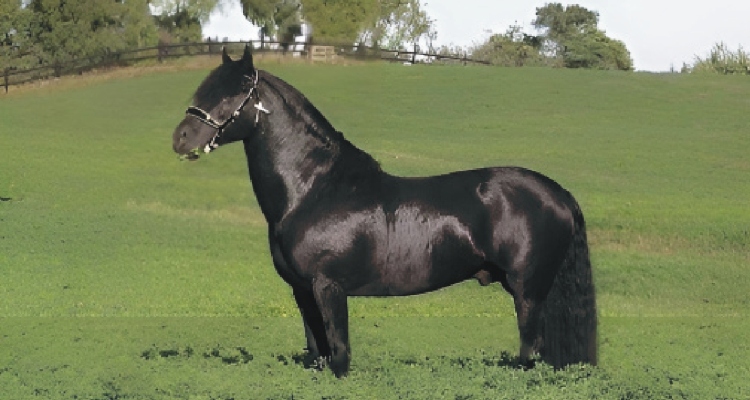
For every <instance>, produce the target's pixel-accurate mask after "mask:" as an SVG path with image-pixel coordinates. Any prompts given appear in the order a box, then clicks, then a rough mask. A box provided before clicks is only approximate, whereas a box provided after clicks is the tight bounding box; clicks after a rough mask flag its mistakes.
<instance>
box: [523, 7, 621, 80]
mask: <svg viewBox="0 0 750 400" xmlns="http://www.w3.org/2000/svg"><path fill="white" fill-rule="evenodd" d="M532 24H533V25H534V26H535V27H536V28H537V29H538V30H540V31H542V35H541V37H542V38H543V41H544V51H545V53H546V54H547V55H548V56H550V57H556V58H558V59H561V60H562V63H563V65H564V66H566V67H568V68H597V69H621V70H631V69H632V68H633V62H632V60H631V58H630V52H629V51H628V50H627V48H626V47H625V44H624V43H623V42H621V41H619V40H614V39H611V38H609V37H608V36H607V35H606V33H605V32H604V31H602V30H600V29H599V28H598V24H599V13H598V12H596V11H590V10H588V9H586V8H585V7H581V6H579V5H570V6H567V7H563V5H562V4H560V3H548V4H546V5H545V6H544V7H538V8H537V9H536V19H535V20H534V21H533V22H532Z"/></svg>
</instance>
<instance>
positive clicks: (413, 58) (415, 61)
mask: <svg viewBox="0 0 750 400" xmlns="http://www.w3.org/2000/svg"><path fill="white" fill-rule="evenodd" d="M417 51H419V46H417V44H416V43H414V54H412V55H411V63H412V64H416V63H417Z"/></svg>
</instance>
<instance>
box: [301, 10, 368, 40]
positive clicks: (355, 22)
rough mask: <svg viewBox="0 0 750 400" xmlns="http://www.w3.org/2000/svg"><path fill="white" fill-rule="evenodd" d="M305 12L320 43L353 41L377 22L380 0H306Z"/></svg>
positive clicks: (305, 17) (303, 11) (315, 37)
mask: <svg viewBox="0 0 750 400" xmlns="http://www.w3.org/2000/svg"><path fill="white" fill-rule="evenodd" d="M302 13H303V15H304V19H305V21H306V22H307V23H308V24H310V25H311V27H312V31H313V36H314V40H315V41H316V42H320V43H341V44H353V43H355V42H356V41H357V40H358V38H359V37H360V34H361V33H362V32H363V31H364V30H365V29H366V28H367V27H368V26H371V25H373V24H374V22H375V19H376V16H377V15H378V13H379V2H378V1H377V0H302Z"/></svg>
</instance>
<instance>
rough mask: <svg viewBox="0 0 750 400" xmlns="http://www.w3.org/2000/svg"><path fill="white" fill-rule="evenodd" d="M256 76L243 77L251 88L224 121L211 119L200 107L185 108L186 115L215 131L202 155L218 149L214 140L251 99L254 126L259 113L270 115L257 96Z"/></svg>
mask: <svg viewBox="0 0 750 400" xmlns="http://www.w3.org/2000/svg"><path fill="white" fill-rule="evenodd" d="M258 75H259V74H258V71H257V70H256V71H255V73H254V74H253V76H249V75H244V77H245V78H247V79H249V80H250V81H251V82H252V83H253V86H252V87H251V88H250V91H249V92H248V93H247V95H246V96H245V98H244V99H242V102H241V103H240V105H239V106H238V107H237V109H235V110H234V112H233V113H232V114H230V115H229V117H228V118H227V119H225V120H224V121H218V120H217V119H216V118H213V117H212V116H211V114H210V113H209V112H208V111H206V110H203V109H202V108H200V107H196V106H190V107H188V108H187V110H186V111H185V114H186V115H189V116H192V117H193V118H196V119H198V121H200V122H203V123H204V124H206V125H208V126H210V127H211V128H214V129H216V133H215V134H214V136H213V137H212V138H211V141H209V142H208V144H206V147H204V148H203V152H204V153H210V152H211V151H212V150H214V149H216V148H218V147H219V145H218V144H217V143H216V139H218V138H219V136H220V135H221V132H222V131H224V129H226V127H227V126H229V124H231V123H232V122H234V121H235V120H236V119H237V117H239V116H240V114H241V113H242V109H243V108H245V106H246V105H247V103H249V102H250V100H251V99H253V100H256V102H255V104H254V107H255V109H256V110H257V111H256V113H255V124H256V125H257V124H258V122H259V121H260V113H261V112H262V113H264V114H270V113H271V111H269V110H267V109H266V108H265V107H263V102H262V101H261V100H260V98H259V96H258Z"/></svg>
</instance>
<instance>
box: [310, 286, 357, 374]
mask: <svg viewBox="0 0 750 400" xmlns="http://www.w3.org/2000/svg"><path fill="white" fill-rule="evenodd" d="M313 295H314V296H315V301H316V303H317V304H318V308H319V309H320V313H321V316H322V317H323V326H324V327H325V332H326V338H327V339H328V346H329V348H330V350H331V353H330V354H331V360H330V365H331V370H332V371H333V373H334V374H335V375H336V377H339V378H341V377H342V376H345V375H346V374H347V373H348V372H349V360H350V358H351V350H350V348H349V315H348V309H347V304H346V293H344V290H343V289H342V288H341V286H340V285H339V284H338V283H336V282H335V281H333V280H332V279H330V278H328V277H327V276H324V275H318V276H316V277H315V278H313Z"/></svg>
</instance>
